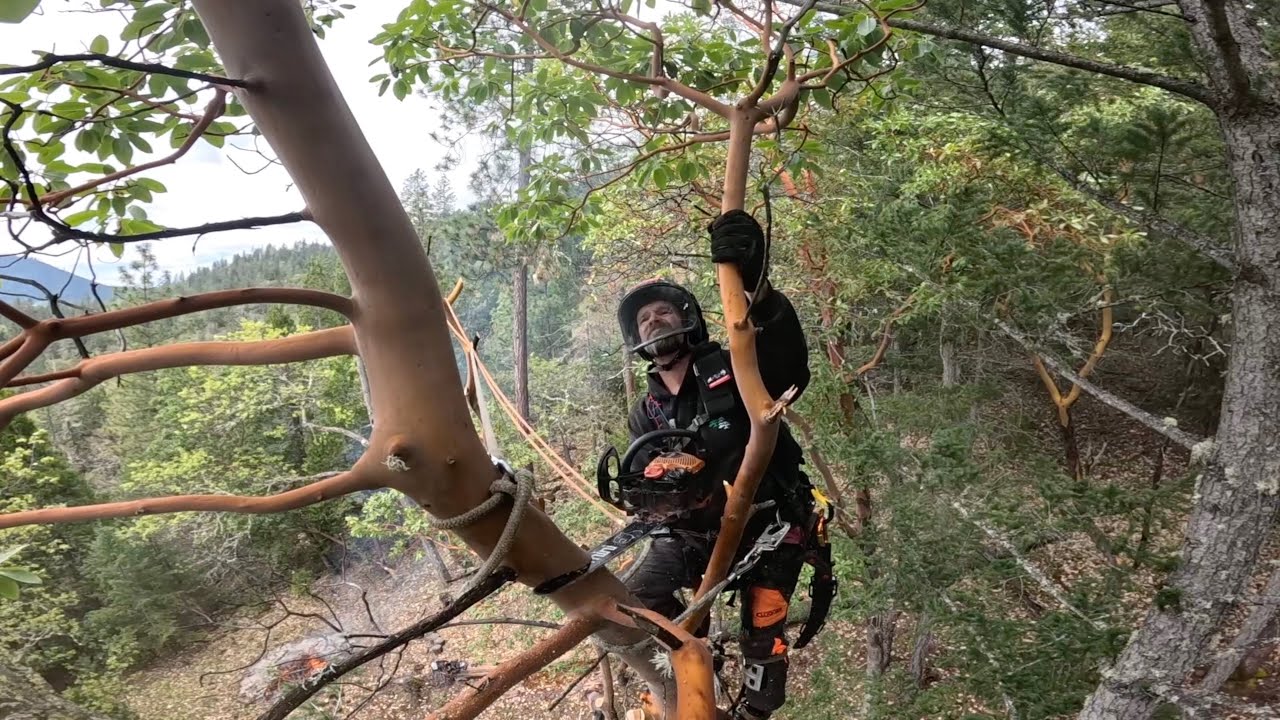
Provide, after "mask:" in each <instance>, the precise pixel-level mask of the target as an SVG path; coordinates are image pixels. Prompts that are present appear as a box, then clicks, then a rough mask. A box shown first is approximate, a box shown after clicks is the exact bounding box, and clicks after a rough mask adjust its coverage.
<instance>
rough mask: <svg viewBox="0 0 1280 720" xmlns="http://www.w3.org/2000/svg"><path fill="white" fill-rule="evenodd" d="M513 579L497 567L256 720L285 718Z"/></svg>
mask: <svg viewBox="0 0 1280 720" xmlns="http://www.w3.org/2000/svg"><path fill="white" fill-rule="evenodd" d="M515 578H516V573H515V571H514V570H512V569H511V568H509V567H502V568H499V569H498V570H496V571H494V572H493V573H491V574H489V575H487V576H486V577H485V578H484V579H483V580H481V581H480V582H478V583H476V584H475V585H474V586H472V587H471V588H469V589H468V590H467V591H466V592H465V593H463V594H462V595H461V596H459V597H458V599H456V600H454V601H453V602H451V603H449V604H448V605H446V606H445V607H444V608H442V609H441V610H440V612H438V613H436V614H435V615H432V616H431V617H429V618H425V619H423V620H419V621H418V622H416V623H414V624H413V625H410V626H409V627H407V628H405V629H403V630H401V631H399V632H397V633H395V634H394V635H392V636H391V637H388V638H387V639H386V640H383V641H382V642H380V643H378V644H377V645H375V646H373V647H371V648H369V649H367V650H364V651H363V652H361V653H359V654H357V655H353V656H351V657H349V658H347V659H346V660H343V661H342V662H339V663H335V664H333V665H329V666H328V667H326V668H325V669H324V671H323V672H321V673H320V674H319V675H317V676H316V677H314V678H311V679H310V680H307V681H306V682H304V683H302V684H301V685H297V686H295V687H293V688H292V689H290V690H289V692H287V693H286V694H285V695H284V696H283V697H281V698H280V699H279V700H276V701H275V703H274V704H272V706H271V707H269V708H267V710H266V711H265V712H263V713H262V714H261V715H259V716H258V720H284V719H285V718H287V717H288V716H289V713H291V712H293V711H294V710H296V709H298V708H299V707H301V706H302V704H303V703H305V702H306V701H307V700H309V699H310V698H311V697H312V696H313V695H315V694H316V693H318V692H320V690H321V689H322V688H324V687H325V686H326V685H329V684H330V683H332V682H334V681H335V680H337V679H338V678H340V677H342V676H343V675H346V674H347V673H349V672H351V671H352V670H355V669H356V668H358V667H360V666H362V665H364V664H366V663H368V662H370V661H373V660H377V659H378V658H380V657H382V656H383V655H386V654H387V653H389V652H393V651H395V650H397V649H399V648H400V647H402V646H404V645H405V644H407V643H409V642H410V641H412V640H416V639H418V638H420V637H422V636H423V635H426V634H427V633H429V632H431V631H433V630H438V629H440V628H442V627H444V626H445V624H446V623H448V622H449V621H451V620H453V619H454V618H456V617H458V616H459V615H461V614H462V613H464V612H466V611H467V610H469V609H471V607H472V606H474V605H475V604H476V603H478V602H480V601H481V600H483V599H485V598H487V597H489V596H490V595H492V594H493V593H495V592H497V590H498V589H499V588H501V587H502V586H503V585H506V584H507V583H509V582H511V581H513V580H515Z"/></svg>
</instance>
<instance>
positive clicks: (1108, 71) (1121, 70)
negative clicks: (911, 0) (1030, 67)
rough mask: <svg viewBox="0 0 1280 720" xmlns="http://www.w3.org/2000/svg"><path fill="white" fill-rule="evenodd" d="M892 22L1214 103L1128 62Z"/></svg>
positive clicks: (839, 11) (840, 9) (791, 0)
mask: <svg viewBox="0 0 1280 720" xmlns="http://www.w3.org/2000/svg"><path fill="white" fill-rule="evenodd" d="M778 2H783V3H787V4H788V5H797V6H798V5H802V4H803V3H804V0H778ZM817 9H818V10H821V11H822V12H827V13H831V14H833V15H848V14H849V13H852V12H854V8H852V7H847V6H843V5H836V4H833V3H818V5H817ZM889 25H891V26H893V27H895V28H899V29H902V30H910V31H912V32H918V33H921V34H923V35H931V36H933V37H940V38H945V39H948V40H958V41H960V42H966V43H971V44H974V45H981V46H983V47H989V48H994V49H996V50H1001V51H1003V52H1006V53H1009V54H1010V55H1017V56H1019V57H1025V58H1030V59H1032V60H1041V61H1044V62H1048V63H1053V64H1054V65H1061V66H1063V67H1069V68H1075V69H1077V70H1085V71H1087V72H1092V73H1098V74H1099V75H1107V76H1109V77H1114V78H1120V79H1121V80H1128V81H1130V82H1135V83H1139V84H1142V85H1151V86H1152V87H1158V88H1161V89H1163V90H1168V91H1169V92H1172V93H1177V94H1179V95H1182V96H1184V97H1189V98H1191V99H1192V100H1195V101H1197V102H1200V103H1204V104H1205V105H1210V104H1211V103H1212V102H1213V97H1212V95H1211V93H1210V92H1209V89H1208V88H1206V87H1205V86H1203V85H1201V84H1199V83H1195V82H1191V81H1187V80H1179V79H1177V78H1173V77H1169V76H1167V75H1161V74H1159V73H1154V72H1151V71H1149V70H1141V69H1138V68H1132V67H1127V66H1124V65H1111V64H1109V63H1104V62H1098V61H1096V60H1089V59H1087V58H1082V57H1077V56H1075V55H1070V54H1067V53H1062V52H1058V51H1056V50H1046V49H1044V48H1039V47H1035V46H1033V45H1025V44H1023V43H1018V42H1013V41H1009V40H1004V39H1001V38H998V37H995V36H992V35H986V34H983V33H979V32H974V31H972V30H965V29H963V28H957V27H951V26H947V25H939V24H934V23H928V22H924V21H921V20H909V19H899V18H895V19H893V20H890V21H889Z"/></svg>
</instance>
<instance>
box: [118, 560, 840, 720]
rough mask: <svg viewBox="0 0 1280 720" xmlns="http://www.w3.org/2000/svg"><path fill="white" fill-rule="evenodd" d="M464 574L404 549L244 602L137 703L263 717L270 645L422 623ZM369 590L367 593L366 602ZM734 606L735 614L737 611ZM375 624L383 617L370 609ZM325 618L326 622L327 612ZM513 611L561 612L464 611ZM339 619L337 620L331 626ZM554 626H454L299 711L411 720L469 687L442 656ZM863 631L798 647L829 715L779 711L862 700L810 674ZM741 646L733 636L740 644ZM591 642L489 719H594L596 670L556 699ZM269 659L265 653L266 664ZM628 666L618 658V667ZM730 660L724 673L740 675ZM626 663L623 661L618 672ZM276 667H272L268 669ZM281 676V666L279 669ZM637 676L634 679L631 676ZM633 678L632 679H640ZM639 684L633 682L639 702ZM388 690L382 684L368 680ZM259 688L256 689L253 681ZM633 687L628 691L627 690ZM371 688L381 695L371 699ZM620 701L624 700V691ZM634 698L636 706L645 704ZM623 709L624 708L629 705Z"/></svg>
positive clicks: (802, 666)
mask: <svg viewBox="0 0 1280 720" xmlns="http://www.w3.org/2000/svg"><path fill="white" fill-rule="evenodd" d="M464 582H465V581H455V582H454V583H451V584H449V585H446V584H445V583H443V582H442V581H441V579H440V578H439V577H438V576H437V575H436V573H435V571H434V570H433V569H432V566H431V565H430V563H428V562H427V561H425V560H422V559H414V558H412V557H406V558H403V559H402V560H400V561H399V562H397V563H395V564H394V565H392V566H390V567H387V566H381V565H380V564H378V563H374V562H367V561H366V562H360V563H358V564H357V565H356V566H355V567H351V568H348V570H347V572H346V573H345V574H344V575H337V574H335V575H331V576H328V577H325V578H321V579H319V580H317V581H316V582H314V583H313V584H312V586H311V588H310V589H311V592H312V594H313V596H308V595H306V594H301V595H300V594H297V593H294V594H282V595H281V596H280V597H279V598H278V600H277V603H276V604H275V606H274V607H266V608H258V609H257V610H256V611H254V612H249V611H241V612H239V613H236V614H234V615H232V616H229V617H225V618H222V619H221V621H220V625H221V628H220V629H219V630H216V631H213V632H210V633H209V634H208V636H207V637H205V638H204V639H203V640H201V641H199V642H195V643H192V644H191V645H190V646H189V647H187V648H185V649H183V650H180V651H178V652H175V653H172V654H170V655H169V656H167V657H165V658H164V659H163V660H162V661H159V662H156V663H153V664H152V665H151V666H150V667H147V668H144V669H142V670H140V671H138V672H135V673H133V674H132V675H131V676H130V677H129V680H128V681H129V685H130V687H131V689H132V693H131V695H130V697H129V705H130V707H131V708H132V709H133V710H134V711H135V712H136V713H137V714H138V715H139V717H140V718H142V720H233V719H235V720H238V719H240V718H256V717H257V716H258V714H260V713H261V712H263V711H264V710H266V709H267V708H268V707H269V706H270V702H268V701H267V700H266V699H265V698H264V696H270V695H271V694H272V693H273V692H274V690H275V688H265V690H267V692H263V690H264V688H262V686H261V684H260V683H259V684H258V685H256V686H255V687H253V688H249V686H248V684H247V683H246V677H247V676H249V675H252V674H253V669H251V668H250V666H255V664H256V665H257V668H259V669H260V668H261V666H263V665H271V663H270V661H271V660H272V659H273V658H272V656H271V653H270V650H268V651H267V654H266V655H265V656H264V648H269V649H271V648H280V647H283V646H287V645H291V644H293V643H295V642H297V641H300V640H303V639H305V638H321V637H325V636H329V635H332V634H333V633H334V627H333V626H337V627H340V628H342V630H343V631H345V632H349V633H366V632H367V633H378V632H380V631H381V630H394V629H398V628H401V627H404V626H407V625H410V624H412V623H413V622H415V621H417V620H418V619H420V618H421V617H423V616H425V615H426V614H428V613H430V612H434V611H435V610H436V609H438V608H439V607H440V604H441V601H440V598H439V596H440V594H441V593H442V592H448V591H450V590H453V591H455V592H456V591H457V590H458V589H459V588H460V586H461V585H462V584H464ZM365 599H367V601H368V609H367V610H366V606H365ZM729 613H730V614H731V615H736V612H734V611H733V610H730V611H729ZM371 617H372V618H373V619H375V620H376V621H377V623H376V625H375V624H374V623H373V622H371V620H370V618H371ZM321 618H323V620H322V619H321ZM482 618H515V619H527V620H544V621H551V622H557V621H559V620H561V619H563V615H562V614H561V613H560V612H559V611H558V610H557V609H556V608H555V607H554V606H552V605H551V604H550V603H549V602H547V601H546V600H544V599H542V598H539V597H537V596H534V595H532V594H531V593H529V592H527V591H526V590H525V589H524V588H522V587H511V588H507V589H505V590H503V591H502V592H500V593H498V594H497V595H496V596H493V597H491V598H489V599H488V600H486V601H484V602H482V603H481V604H479V605H477V606H476V607H475V608H473V609H472V610H471V611H470V612H468V613H466V614H465V615H464V616H463V618H462V619H464V620H467V619H482ZM331 624H332V625H331ZM548 632H549V630H547V629H542V628H535V627H527V626H519V625H504V624H489V625H473V626H460V627H449V628H444V629H442V630H441V631H439V632H438V633H435V634H433V635H429V636H427V637H426V638H424V639H421V640H417V641H414V642H412V643H410V644H409V645H408V648H407V650H405V651H404V653H403V654H401V655H397V654H394V653H393V654H391V655H388V656H387V657H386V658H385V659H384V661H383V662H381V663H378V662H374V663H371V664H370V666H369V667H368V668H367V669H365V670H364V671H362V672H359V673H356V674H353V675H355V677H353V678H352V679H351V683H349V684H341V685H336V686H335V687H334V690H333V691H332V692H325V693H322V694H321V695H320V696H318V698H319V699H317V700H313V701H312V703H311V705H310V706H309V707H307V708H305V709H302V710H299V711H297V712H296V713H295V715H294V716H293V717H300V718H308V719H312V720H320V719H322V718H323V719H328V718H344V717H347V716H351V717H353V718H360V719H361V720H402V719H407V718H421V717H424V716H425V715H426V714H427V713H428V711H430V710H431V709H434V708H436V707H439V706H440V705H442V704H444V703H445V702H446V701H447V700H448V699H449V698H450V697H452V696H453V695H455V694H456V693H457V692H459V690H460V689H462V685H461V682H463V681H462V680H459V681H453V682H451V681H450V680H449V679H446V678H443V677H440V676H438V675H435V674H433V673H432V671H431V663H432V661H436V660H440V661H463V662H466V663H468V665H469V666H471V667H477V666H485V665H493V664H496V663H499V662H501V661H502V660H504V659H506V658H508V657H510V656H512V655H515V654H516V653H517V652H519V651H520V650H522V649H524V648H527V647H529V646H530V645H531V644H532V643H533V642H534V641H535V640H536V639H537V638H539V637H541V636H545V635H546V634H547V633H548ZM860 636H861V630H860V629H859V628H857V627H856V626H854V624H853V623H850V622H847V621H834V622H832V623H829V624H828V625H827V627H826V629H825V630H824V632H823V634H822V637H821V638H820V639H819V640H818V641H815V642H814V643H813V644H812V645H811V646H809V647H807V648H805V649H803V650H798V651H794V653H793V655H792V665H791V674H792V677H793V678H796V679H797V680H796V681H794V682H792V683H791V691H792V700H793V702H792V703H791V705H793V706H796V707H800V706H808V707H810V710H812V705H811V704H810V703H809V702H806V700H807V699H810V698H811V696H816V697H812V699H814V700H818V703H817V704H818V706H819V707H829V708H830V714H828V713H826V712H823V713H820V714H817V715H815V714H813V713H812V712H805V713H804V714H803V715H794V716H792V715H790V714H789V713H787V712H784V713H780V714H779V715H778V716H777V717H779V718H784V719H785V718H788V717H797V718H798V717H806V718H816V719H817V720H823V718H830V720H836V718H846V717H848V714H847V713H845V712H844V711H843V710H841V709H840V708H839V707H838V706H842V705H843V703H836V704H833V703H829V702H826V701H824V700H822V699H821V698H823V697H828V696H829V695H830V694H832V693H834V694H835V695H836V696H844V697H852V694H851V693H852V692H854V691H855V688H853V687H841V686H842V685H844V684H846V681H847V680H849V678H848V677H847V676H845V677H842V678H841V679H840V680H839V682H837V683H835V684H830V683H824V684H823V687H813V686H811V685H810V683H806V682H804V681H803V678H806V677H808V676H809V675H810V674H811V673H812V672H813V671H814V669H815V668H816V667H817V666H819V665H825V664H828V663H833V662H834V663H835V664H836V665H837V666H839V667H846V668H847V667H858V666H859V665H860V664H861V663H862V651H863V643H861V642H859V640H858V638H859V637H860ZM735 650H736V648H734V647H733V645H732V644H730V652H731V653H732V652H734V651H735ZM595 658H596V653H595V650H594V648H593V647H592V646H590V645H585V644H584V645H582V646H579V647H578V648H576V649H574V650H573V651H571V652H570V653H569V654H567V655H565V656H564V657H562V658H561V659H560V660H558V661H556V662H555V663H553V664H551V665H550V666H549V667H548V668H547V669H546V670H544V671H542V672H540V673H537V674H536V675H534V676H532V677H531V678H529V679H528V680H526V681H525V682H524V683H522V684H520V685H519V686H517V687H516V688H514V689H513V690H511V691H510V692H508V693H507V694H506V695H504V696H503V697H502V698H501V699H500V700H499V701H498V702H497V703H496V704H495V705H494V706H493V707H492V708H490V709H489V710H488V711H486V714H485V717H491V718H510V719H514V718H566V717H568V718H588V717H590V712H589V711H588V709H587V704H586V695H585V691H586V689H587V688H590V687H592V686H593V685H594V686H595V687H597V688H598V687H599V686H600V679H599V678H600V675H599V673H598V671H596V672H592V673H591V675H590V676H589V677H588V678H586V679H585V680H584V681H583V682H582V683H581V684H579V685H578V686H577V687H576V688H575V689H574V690H573V691H572V692H570V693H569V694H568V696H567V697H565V699H564V700H563V701H562V702H561V703H560V704H559V705H558V706H557V707H556V708H555V709H554V710H551V709H549V708H550V706H551V705H552V703H555V702H556V700H557V698H559V696H560V695H561V693H563V692H564V691H565V689H566V688H567V687H568V686H569V685H570V684H571V683H573V682H574V680H575V679H577V678H578V677H579V676H580V675H581V674H582V673H583V672H585V671H586V670H587V669H588V668H589V667H590V666H591V665H592V664H593V663H594V661H595ZM260 660H262V661H263V662H259V661H260ZM614 667H615V669H616V668H618V665H617V663H615V665H614ZM734 671H735V668H734V666H733V665H732V664H730V665H727V666H726V676H727V677H728V676H730V675H729V674H730V673H732V672H734ZM615 672H616V670H615ZM269 674H270V673H269ZM275 674H277V675H278V674H279V671H278V670H277V671H276V672H275ZM630 678H634V676H630ZM630 678H629V679H630ZM638 685H639V683H638V682H637V681H635V680H634V679H630V682H629V689H630V690H631V691H632V692H631V693H630V694H631V696H632V699H633V700H634V697H635V693H636V692H637V691H638V689H639V688H638ZM379 687H380V688H381V689H380V690H379V691H378V692H377V693H371V692H370V689H376V688H379ZM251 689H252V690H253V692H249V691H250V690H251ZM625 690H626V688H619V691H620V695H623V694H625V693H624V691H625ZM371 696H372V697H371ZM620 700H621V698H620ZM637 706H638V705H636V704H635V703H634V702H632V703H631V704H630V705H628V707H637ZM619 708H620V709H621V710H625V708H624V707H622V704H621V702H620V704H619Z"/></svg>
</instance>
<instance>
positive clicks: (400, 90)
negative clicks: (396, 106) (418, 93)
mask: <svg viewBox="0 0 1280 720" xmlns="http://www.w3.org/2000/svg"><path fill="white" fill-rule="evenodd" d="M391 93H392V94H393V95H395V96H396V99H397V100H403V99H405V96H407V95H408V94H409V83H408V82H405V79H404V78H396V82H395V85H393V86H392V87H391Z"/></svg>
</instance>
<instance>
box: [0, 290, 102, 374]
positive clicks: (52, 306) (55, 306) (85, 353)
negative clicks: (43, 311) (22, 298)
mask: <svg viewBox="0 0 1280 720" xmlns="http://www.w3.org/2000/svg"><path fill="white" fill-rule="evenodd" d="M0 280H8V281H10V282H16V283H22V284H23V285H27V286H30V287H33V288H35V289H36V290H39V291H40V292H42V293H44V296H45V298H46V299H47V300H48V301H49V312H50V313H52V314H53V316H54V317H56V318H65V317H66V315H64V314H63V313H62V303H63V302H66V301H65V300H62V299H61V298H59V297H58V294H57V293H55V292H53V291H52V290H50V289H49V288H47V287H45V286H44V285H43V284H42V283H40V282H37V281H35V280H32V279H30V278H23V277H18V276H16V275H0ZM66 304H67V305H69V306H70V307H73V308H75V309H77V310H82V311H84V312H88V310H86V309H85V308H82V307H80V306H78V305H76V304H74V303H66ZM71 340H72V342H74V343H75V345H76V351H77V352H79V353H80V357H82V358H84V359H86V360H88V359H89V348H87V347H85V344H84V341H83V340H81V339H80V338H72V339H71ZM4 358H5V354H4V353H3V352H2V351H0V360H3V359H4Z"/></svg>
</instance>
